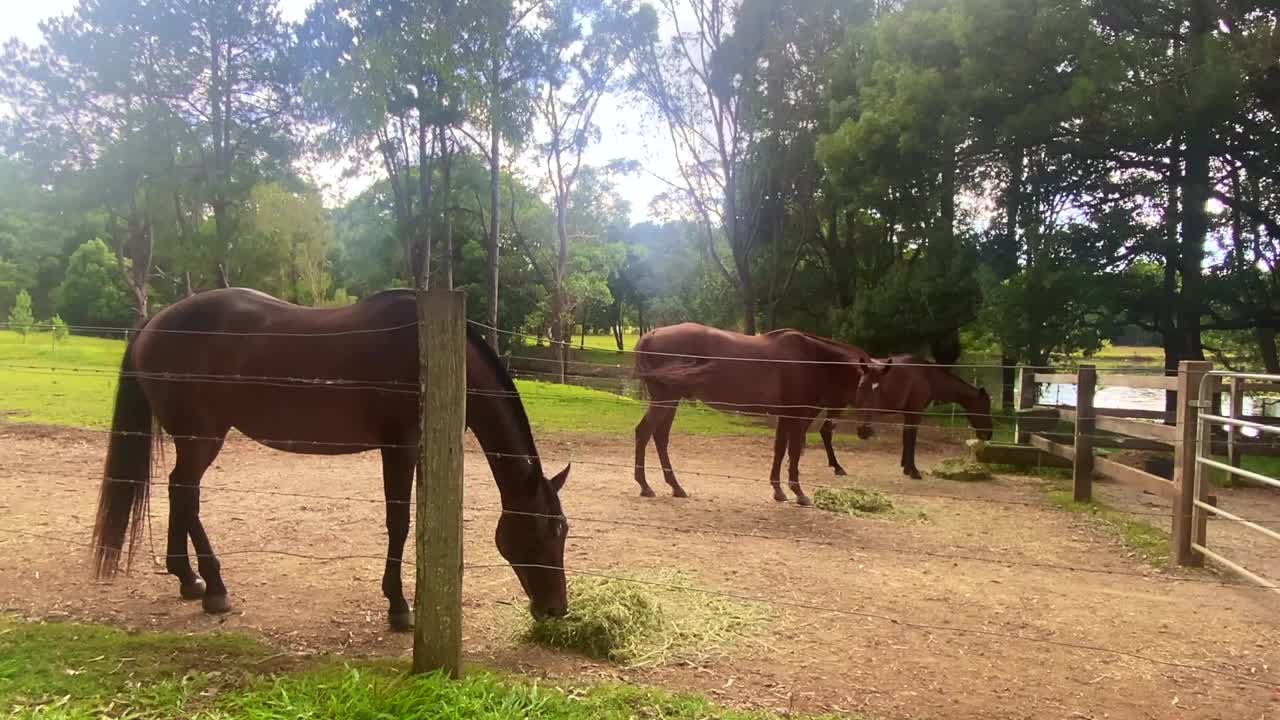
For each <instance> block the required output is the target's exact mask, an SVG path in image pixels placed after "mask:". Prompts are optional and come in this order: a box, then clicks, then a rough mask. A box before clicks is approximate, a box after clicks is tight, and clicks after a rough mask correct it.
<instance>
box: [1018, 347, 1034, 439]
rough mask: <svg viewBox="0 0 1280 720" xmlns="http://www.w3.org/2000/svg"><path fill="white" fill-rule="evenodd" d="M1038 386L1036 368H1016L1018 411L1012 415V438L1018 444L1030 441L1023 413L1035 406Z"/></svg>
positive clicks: (1023, 366)
mask: <svg viewBox="0 0 1280 720" xmlns="http://www.w3.org/2000/svg"><path fill="white" fill-rule="evenodd" d="M1038 388H1039V386H1038V385H1037V384H1036V368H1031V367H1027V366H1025V365H1022V366H1020V367H1019V368H1018V413H1017V415H1016V416H1015V417H1014V424H1015V427H1014V439H1015V441H1016V442H1017V443H1018V444H1019V445H1026V444H1028V443H1030V442H1031V433H1030V432H1027V429H1026V425H1027V420H1028V419H1029V418H1027V417H1026V416H1024V415H1023V412H1024V411H1026V410H1031V409H1032V408H1034V407H1035V406H1036V394H1037V389H1038Z"/></svg>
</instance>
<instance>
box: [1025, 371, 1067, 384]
mask: <svg viewBox="0 0 1280 720" xmlns="http://www.w3.org/2000/svg"><path fill="white" fill-rule="evenodd" d="M1035 379H1036V382H1037V383H1044V384H1046V385H1075V384H1076V375H1075V373H1049V372H1046V373H1041V372H1038V373H1036V374H1035Z"/></svg>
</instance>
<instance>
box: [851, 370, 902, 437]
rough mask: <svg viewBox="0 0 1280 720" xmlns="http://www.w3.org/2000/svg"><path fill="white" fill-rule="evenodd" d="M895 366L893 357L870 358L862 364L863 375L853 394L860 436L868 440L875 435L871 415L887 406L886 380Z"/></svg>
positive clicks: (855, 416)
mask: <svg viewBox="0 0 1280 720" xmlns="http://www.w3.org/2000/svg"><path fill="white" fill-rule="evenodd" d="M892 367H893V358H889V359H887V360H876V359H875V358H869V359H868V360H867V362H865V363H863V365H862V377H861V378H860V379H859V380H858V388H857V390H856V391H855V392H854V394H853V406H854V418H855V419H856V421H857V425H858V427H857V432H858V437H859V438H860V439H862V440H868V439H870V438H871V437H872V436H873V435H875V429H874V428H873V427H872V425H871V417H872V415H873V414H874V413H875V411H877V410H883V409H886V408H885V400H884V391H883V389H882V388H883V387H884V380H885V377H886V376H887V375H888V374H889V370H891V369H892Z"/></svg>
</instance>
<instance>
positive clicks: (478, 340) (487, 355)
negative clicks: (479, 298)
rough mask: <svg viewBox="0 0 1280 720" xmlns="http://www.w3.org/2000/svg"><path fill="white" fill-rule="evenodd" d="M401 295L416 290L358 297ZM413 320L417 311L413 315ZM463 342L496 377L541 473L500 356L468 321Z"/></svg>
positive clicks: (413, 295) (529, 431)
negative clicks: (467, 344) (465, 342)
mask: <svg viewBox="0 0 1280 720" xmlns="http://www.w3.org/2000/svg"><path fill="white" fill-rule="evenodd" d="M401 297H408V298H416V297H417V291H416V290H413V289H410V288H391V289H389V290H380V291H378V292H376V293H374V294H372V295H370V296H369V297H367V298H364V299H363V300H361V301H360V302H361V303H373V302H375V301H378V300H383V299H393V298H394V299H399V298H401ZM414 317H415V319H416V318H417V314H416V313H415V315H414ZM467 342H468V343H469V344H470V345H471V347H472V349H474V350H475V351H476V354H477V355H478V356H479V357H480V358H482V359H483V360H484V362H485V364H486V365H487V366H488V368H489V369H490V370H491V371H492V372H493V376H494V377H495V378H497V379H498V385H499V386H501V388H502V391H503V392H504V393H505V394H506V395H505V398H506V400H507V403H508V405H509V406H510V409H511V412H512V413H513V414H514V415H515V419H516V422H517V424H518V425H519V426H520V435H521V439H522V440H524V442H525V443H526V445H527V447H528V448H529V451H530V453H529V454H530V457H529V460H530V462H532V463H533V464H534V465H535V466H537V467H538V469H539V475H541V465H542V461H541V459H539V458H538V455H537V447H538V446H537V445H536V444H534V442H533V427H532V425H530V424H529V414H528V413H527V412H526V411H525V407H524V402H522V401H521V399H520V391H519V390H517V389H516V383H515V380H513V379H512V378H511V373H509V372H507V368H506V366H505V365H503V364H502V358H501V357H499V356H498V351H496V350H494V349H493V348H492V347H491V346H490V345H489V341H488V340H486V339H485V337H484V335H482V334H481V333H480V331H479V330H478V329H476V326H475V325H474V324H472V322H471V321H470V320H468V321H467Z"/></svg>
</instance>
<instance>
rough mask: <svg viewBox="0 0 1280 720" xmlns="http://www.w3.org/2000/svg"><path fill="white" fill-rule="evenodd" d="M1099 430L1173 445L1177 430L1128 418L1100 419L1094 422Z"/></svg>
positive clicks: (1175, 440)
mask: <svg viewBox="0 0 1280 720" xmlns="http://www.w3.org/2000/svg"><path fill="white" fill-rule="evenodd" d="M1094 422H1095V423H1096V424H1097V426H1098V429H1099V430H1105V431H1107V432H1113V433H1118V434H1120V435H1129V436H1131V437H1137V438H1143V439H1144V440H1154V441H1155V442H1159V443H1165V444H1166V445H1173V444H1174V443H1175V442H1177V441H1178V428H1176V427H1173V426H1172V425H1157V424H1155V423H1149V422H1143V421H1141V420H1130V419H1128V418H1117V417H1100V418H1097V419H1096V420H1095V421H1094Z"/></svg>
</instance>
